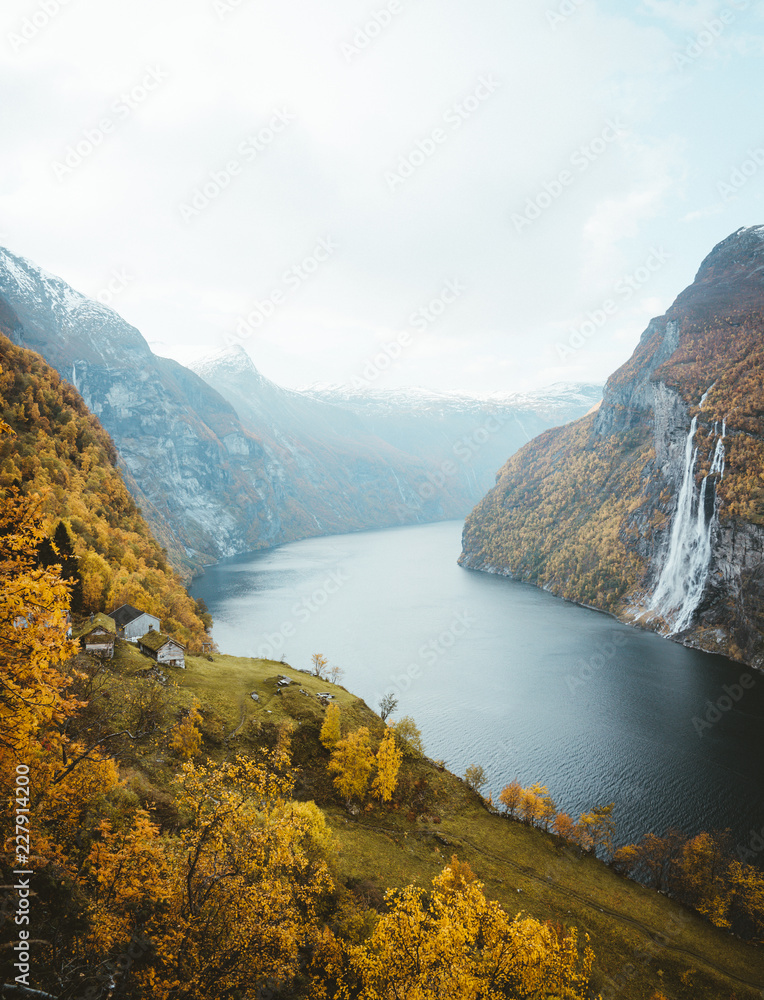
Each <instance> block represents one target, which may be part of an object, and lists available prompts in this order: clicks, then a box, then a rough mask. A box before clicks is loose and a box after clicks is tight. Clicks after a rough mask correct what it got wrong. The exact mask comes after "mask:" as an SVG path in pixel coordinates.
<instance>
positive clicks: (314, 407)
mask: <svg viewBox="0 0 764 1000" xmlns="http://www.w3.org/2000/svg"><path fill="white" fill-rule="evenodd" d="M0 330H2V332H4V333H5V334H6V335H7V336H8V337H9V339H10V340H11V341H12V342H13V343H16V344H18V345H20V346H23V347H26V348H29V349H31V350H34V351H37V352H38V353H40V354H41V355H42V356H43V357H44V358H45V360H46V361H47V362H48V363H49V364H51V365H52V366H53V367H54V368H56V370H57V371H58V372H59V374H60V375H61V376H62V377H63V378H65V379H67V380H68V381H69V382H70V383H71V384H72V385H74V386H75V388H76V389H77V390H78V391H79V392H80V393H81V395H82V397H83V399H84V401H85V403H86V405H87V406H88V407H89V408H90V409H91V410H92V412H93V413H94V414H95V415H96V416H98V418H99V420H100V421H101V422H102V424H103V425H104V427H105V428H106V430H107V431H108V433H109V434H110V435H111V437H112V439H113V440H114V443H115V445H116V448H117V450H118V453H119V459H120V467H121V469H122V471H123V474H124V475H125V480H126V482H127V484H128V487H129V488H130V490H131V491H132V492H133V495H134V496H135V497H136V500H137V502H138V503H139V505H140V506H141V509H142V510H143V512H144V514H145V516H146V518H147V520H148V521H149V523H150V525H151V527H152V530H153V531H154V533H155V535H156V536H157V537H158V538H159V539H160V541H161V543H162V544H163V545H164V546H165V547H166V548H167V550H168V553H169V555H170V558H171V560H172V562H173V564H174V565H176V566H178V567H182V568H183V569H184V570H185V571H186V572H189V571H191V570H194V569H197V568H199V567H201V566H203V565H205V564H209V563H211V562H214V561H216V560H218V559H220V558H221V557H225V556H229V555H234V554H236V553H240V552H244V551H251V550H254V549H258V548H263V547H268V546H272V545H277V544H281V543H283V542H288V541H293V540H296V539H298V538H305V537H310V536H312V535H319V534H332V533H337V532H346V531H355V530H362V529H368V528H379V527H386V526H392V525H397V524H409V523H423V522H427V521H434V520H441V519H444V518H451V517H461V516H464V515H465V514H466V513H467V511H468V510H469V509H470V508H471V507H472V506H473V505H474V503H475V502H476V501H477V500H478V499H479V497H480V496H482V495H483V494H484V493H485V490H486V489H488V488H489V487H490V485H491V483H492V482H493V481H494V478H495V470H496V468H498V466H499V464H500V460H501V461H503V459H504V458H505V457H506V454H507V453H508V452H511V451H514V450H515V449H516V448H517V447H519V446H520V444H522V443H523V442H524V441H525V440H527V439H528V437H530V436H532V435H533V434H534V433H537V432H538V431H539V430H541V429H543V427H545V426H548V425H549V423H551V422H555V420H556V419H557V418H559V419H570V418H571V417H572V416H577V415H579V414H580V413H583V412H585V411H586V409H588V408H589V406H590V405H591V403H592V401H593V400H594V399H595V397H598V396H599V394H600V392H599V388H598V387H591V386H587V387H584V388H583V389H582V390H581V391H580V392H579V393H578V396H577V395H576V392H577V390H570V391H569V390H568V389H566V390H565V391H563V392H562V393H561V395H562V396H563V397H564V398H563V399H562V400H561V401H559V402H558V403H555V399H554V393H552V395H551V397H550V398H548V399H545V400H544V401H543V402H542V401H539V404H538V409H539V413H537V412H536V411H535V410H534V409H533V406H532V405H531V406H528V407H526V406H525V404H524V403H523V404H522V405H521V404H520V402H519V400H518V401H516V402H506V401H497V402H494V401H490V400H486V401H466V400H465V399H464V398H459V399H458V400H453V399H447V398H446V397H444V396H440V395H439V394H430V395H431V397H432V398H435V397H437V399H438V403H437V405H432V399H431V400H430V402H428V403H425V402H424V401H423V397H419V398H420V403H421V405H419V406H413V405H404V404H403V403H402V401H401V399H400V398H398V397H390V398H389V405H385V406H382V404H381V403H380V402H379V400H378V401H377V403H374V402H372V401H371V399H370V400H368V401H367V402H364V401H363V400H362V399H357V398H354V399H348V398H344V397H341V395H337V394H332V393H328V394H320V393H319V394H317V393H305V392H294V391H291V390H287V389H283V388H281V387H279V386H277V385H275V384H274V383H272V382H270V381H269V380H268V379H266V378H264V377H263V376H262V375H261V374H260V373H259V372H258V371H257V369H256V368H255V366H254V365H253V363H252V361H251V359H250V357H249V355H248V354H247V353H246V351H244V350H243V349H242V348H241V347H234V348H228V349H226V350H224V351H221V352H219V353H218V354H217V355H215V356H213V357H212V358H209V359H205V360H202V361H200V362H198V363H196V364H194V365H193V366H192V368H193V370H192V368H185V367H183V366H182V365H180V364H178V363H177V362H175V361H173V360H170V359H168V358H162V357H158V356H156V355H155V354H153V353H152V351H151V350H150V348H149V345H148V344H147V343H146V341H145V339H144V338H143V337H142V336H141V334H140V332H139V331H138V330H136V329H135V328H134V327H132V326H131V325H130V324H128V323H126V322H125V321H124V320H123V319H122V318H121V317H120V316H119V315H118V314H117V313H116V312H114V310H112V309H110V308H109V307H107V306H105V305H102V304H100V303H98V302H95V301H93V300H91V299H88V298H87V297H85V296H83V295H81V294H80V293H78V292H76V291H74V290H73V289H72V288H70V286H69V285H67V284H66V282H64V281H62V280H61V279H60V278H57V277H55V276H54V275H50V274H48V273H47V272H45V271H43V270H42V269H41V268H39V267H37V266H36V265H35V264H33V263H32V262H30V261H28V260H25V259H24V258H22V257H19V256H17V255H14V254H13V253H11V252H10V251H9V250H5V249H2V248H0ZM375 408H376V410H375ZM383 410H384V411H385V412H384V413H383V412H382V411H383ZM542 412H543V415H540V414H541V413H542Z"/></svg>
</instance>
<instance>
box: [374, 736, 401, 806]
mask: <svg viewBox="0 0 764 1000" xmlns="http://www.w3.org/2000/svg"><path fill="white" fill-rule="evenodd" d="M402 761H403V752H402V751H401V750H400V749H399V748H398V746H397V745H396V743H395V733H394V732H393V731H392V729H390V728H388V729H386V730H385V735H384V737H383V738H382V742H381V744H380V746H379V750H378V751H377V773H376V775H375V776H374V781H373V782H372V784H371V790H372V794H373V795H375V796H376V797H377V798H378V799H379V800H380V801H381V802H389V801H390V799H391V798H392V797H393V793H394V792H395V789H396V786H397V784H398V772H399V771H400V768H401V762H402Z"/></svg>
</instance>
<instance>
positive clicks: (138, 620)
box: [109, 604, 162, 642]
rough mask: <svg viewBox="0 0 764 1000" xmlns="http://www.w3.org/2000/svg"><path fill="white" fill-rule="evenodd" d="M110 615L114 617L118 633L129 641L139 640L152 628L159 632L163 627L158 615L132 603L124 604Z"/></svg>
mask: <svg viewBox="0 0 764 1000" xmlns="http://www.w3.org/2000/svg"><path fill="white" fill-rule="evenodd" d="M109 616H110V617H111V618H113V619H114V622H115V624H116V626H117V630H118V634H119V635H120V636H121V637H122V638H123V639H127V641H128V642H137V641H138V639H140V637H141V636H142V635H145V634H146V633H147V632H150V631H151V630H152V629H154V630H155V631H157V632H159V631H160V630H161V627H162V625H161V622H160V621H159V619H158V618H157V617H156V615H150V614H149V613H148V611H141V610H140V608H134V607H133V606H132V604H123V605H121V607H119V608H115V609H114V611H112V612H110V615H109Z"/></svg>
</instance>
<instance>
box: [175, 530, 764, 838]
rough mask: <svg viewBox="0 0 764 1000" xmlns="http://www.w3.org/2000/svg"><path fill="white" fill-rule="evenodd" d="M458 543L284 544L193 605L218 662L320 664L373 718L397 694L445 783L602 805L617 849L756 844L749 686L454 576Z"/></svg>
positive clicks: (661, 648)
mask: <svg viewBox="0 0 764 1000" xmlns="http://www.w3.org/2000/svg"><path fill="white" fill-rule="evenodd" d="M461 530H462V522H460V521H459V522H457V521H447V522H444V523H440V524H431V525H423V526H415V527H407V528H395V529H390V530H386V531H374V532H364V533H359V534H351V535H341V536H334V537H330V538H316V539H310V540H308V541H303V542H296V543H293V544H291V545H285V546H283V547H281V548H278V549H272V550H268V551H265V552H258V553H255V554H252V555H248V556H241V557H238V558H236V559H231V560H227V561H225V562H223V563H220V564H219V565H217V566H214V567H212V568H210V569H209V570H208V571H207V572H206V573H205V575H204V576H203V577H202V578H200V579H199V580H197V581H196V582H195V584H194V586H193V588H192V592H193V594H194V596H195V597H197V598H199V597H202V598H204V600H205V601H206V602H207V604H208V605H209V608H210V611H211V612H212V615H213V616H214V618H215V629H214V638H215V640H216V641H217V643H218V645H219V647H220V649H221V651H223V652H225V653H231V654H235V655H240V656H266V657H268V658H272V659H276V660H278V659H280V658H281V656H282V655H283V656H284V657H285V659H286V662H287V663H289V664H291V665H292V666H295V667H302V668H309V667H310V660H311V654H312V653H317V652H318V653H322V654H323V655H324V656H326V657H327V659H328V660H329V663H330V665H333V664H336V665H337V666H340V667H341V668H342V669H343V670H344V677H343V679H342V683H343V684H344V685H345V686H346V687H347V688H348V689H349V690H351V691H353V692H354V693H356V694H358V695H360V697H362V698H363V699H364V700H365V701H366V702H367V703H368V704H369V705H370V706H372V707H375V708H376V706H377V703H378V701H379V698H380V696H381V695H382V694H384V693H385V692H387V691H390V690H393V691H395V693H396V694H397V696H398V699H399V709H398V711H397V713H396V715H397V716H398V717H400V716H401V715H411V716H413V717H414V719H415V720H416V722H417V725H418V726H419V727H420V728H421V730H422V735H423V739H424V744H425V749H426V751H427V753H428V755H429V756H431V757H433V758H436V759H437V758H441V759H444V760H445V761H446V763H447V764H448V767H449V768H450V769H451V770H453V771H455V772H456V773H458V774H462V773H463V772H464V770H465V768H466V767H467V766H469V765H470V764H482V765H483V766H484V767H485V769H486V772H487V773H488V775H489V786H490V788H491V789H492V790H493V792H494V796H496V795H497V793H498V792H499V790H500V789H501V788H502V787H503V786H504V785H505V784H507V783H508V782H509V781H510V780H511V779H512V778H514V777H517V778H518V779H519V780H520V781H521V782H522V783H523V784H530V783H531V782H533V781H539V782H541V783H542V784H546V785H548V787H549V790H550V792H551V793H552V795H553V797H554V799H555V801H556V802H557V805H558V808H561V809H564V810H566V811H568V812H571V813H573V814H575V815H578V813H579V812H580V811H582V810H585V809H589V808H591V806H592V805H595V804H598V803H606V802H610V801H614V802H615V804H616V823H617V841H618V842H620V843H623V842H628V841H631V840H633V839H635V838H638V837H640V836H641V835H642V834H643V833H645V832H647V831H648V830H653V831H655V832H657V833H662V832H664V831H665V830H666V829H667V828H668V827H670V826H678V827H680V828H682V829H683V830H685V831H686V832H688V833H695V832H698V831H699V830H701V829H712V828H717V827H718V828H723V827H727V826H730V827H731V828H732V830H733V833H734V835H735V839H736V842H740V843H742V842H743V841H744V839H745V840H748V839H749V838H750V831H751V830H753V829H755V830H757V831H759V832H761V830H762V827H763V826H764V674H761V673H757V672H756V671H753V670H750V669H747V668H745V667H742V666H740V665H739V664H735V663H731V662H730V661H728V660H725V659H723V658H722V657H717V656H710V655H708V654H705V653H698V652H695V651H693V650H689V649H685V648H684V647H682V646H679V645H677V644H675V643H672V642H669V641H667V640H665V639H661V638H660V637H658V636H656V635H653V634H652V633H648V632H640V631H637V630H635V629H631V628H629V627H627V626H625V625H621V624H620V623H619V622H616V621H615V620H613V619H612V618H609V617H608V616H606V615H603V614H600V613H598V612H596V611H589V610H587V609H585V608H580V607H578V606H576V605H574V604H570V603H568V602H565V601H561V600H559V599H557V598H554V597H552V596H550V595H549V594H546V593H544V592H543V591H540V590H537V589H536V588H534V587H531V586H528V585H526V584H521V583H515V582H513V581H511V580H506V579H504V578H501V577H494V576H488V575H486V574H482V573H473V572H469V571H467V570H463V569H461V568H460V567H459V566H457V565H456V560H457V558H458V556H459V552H460V551H461ZM744 674H748V675H749V676H750V677H752V678H754V679H755V683H754V686H753V687H752V688H751V689H749V690H746V691H743V690H742V689H739V688H736V687H735V686H736V685H739V682H740V678H741V676H742V675H744ZM725 685H726V686H727V687H728V688H730V689H731V690H732V694H733V695H737V694H738V692H739V693H740V694H742V697H740V698H739V700H738V701H737V702H734V704H733V707H731V708H730V709H728V710H726V711H723V712H722V713H721V717H720V718H719V721H717V722H715V724H714V725H713V726H711V727H708V726H703V725H702V722H703V720H704V719H705V715H706V712H707V711H708V704H707V702H711V703H717V702H718V701H719V699H722V706H723V707H725V708H726V705H727V704H728V702H729V703H731V704H732V699H731V698H728V697H727V695H726V694H725V687H724V686H725ZM725 699H726V700H725ZM693 720H695V721H693Z"/></svg>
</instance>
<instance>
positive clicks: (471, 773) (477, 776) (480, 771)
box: [464, 764, 488, 795]
mask: <svg viewBox="0 0 764 1000" xmlns="http://www.w3.org/2000/svg"><path fill="white" fill-rule="evenodd" d="M464 780H465V781H466V782H467V785H468V786H469V787H470V788H471V789H472V791H473V792H475V793H476V794H478V795H480V793H481V791H482V789H483V788H484V787H485V783H486V782H487V781H488V776H487V775H486V773H485V769H484V768H483V767H482V766H481V765H480V764H473V765H471V766H470V767H468V768H467V770H466V771H465V772H464Z"/></svg>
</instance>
